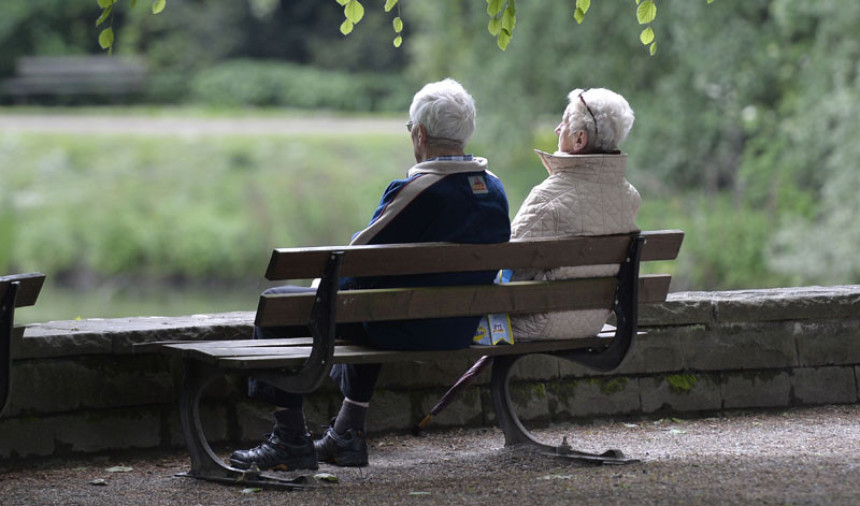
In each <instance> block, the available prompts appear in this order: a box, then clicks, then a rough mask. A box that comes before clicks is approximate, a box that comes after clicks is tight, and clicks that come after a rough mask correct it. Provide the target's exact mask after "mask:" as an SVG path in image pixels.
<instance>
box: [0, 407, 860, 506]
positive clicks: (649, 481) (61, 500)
mask: <svg viewBox="0 0 860 506" xmlns="http://www.w3.org/2000/svg"><path fill="white" fill-rule="evenodd" d="M539 434H540V436H541V437H542V438H548V440H551V441H560V439H561V435H562V434H567V435H568V437H569V439H570V441H571V442H572V443H573V444H574V445H575V446H577V447H579V448H581V449H586V450H602V449H605V448H608V447H617V448H622V449H624V451H625V452H626V453H627V454H628V455H630V456H635V457H638V458H640V459H642V462H641V463H638V464H630V465H625V466H604V467H593V466H587V465H581V464H576V463H570V462H566V461H562V460H555V459H550V458H546V457H541V456H536V455H530V454H528V453H523V452H514V451H510V450H505V449H502V445H503V438H502V435H501V433H500V432H499V431H498V430H495V429H493V430H486V429H485V430H474V429H469V430H457V431H450V432H444V433H441V432H440V433H432V434H430V435H428V436H425V437H421V438H416V437H412V436H405V435H396V436H391V435H389V436H378V437H373V438H372V439H371V441H370V443H371V445H372V449H371V452H372V453H371V466H370V467H368V468H365V469H340V468H336V467H332V466H328V465H323V466H321V468H320V472H326V473H331V474H333V475H336V476H337V478H338V479H339V481H338V483H320V484H319V486H318V487H317V488H316V489H315V490H309V491H294V492H285V491H276V490H250V489H243V488H242V487H233V486H225V485H219V484H214V483H207V482H202V481H197V480H192V479H188V478H178V477H174V476H173V475H174V474H175V473H178V472H182V471H184V470H186V468H187V465H188V463H187V462H188V461H187V457H186V455H185V453H184V452H171V453H166V454H165V453H158V454H152V453H148V454H136V455H134V456H128V455H126V456H124V457H115V456H114V457H103V458H90V459H88V460H68V461H63V462H44V463H38V464H33V463H28V464H27V465H25V466H23V467H22V468H18V469H10V468H5V469H0V504H2V505H4V506H5V505H10V506H11V505H25V504H27V505H29V504H62V505H108V504H123V505H126V504H128V505H160V504H164V505H167V504H170V505H197V504H201V505H209V504H219V505H222V504H243V505H249V504H250V505H273V504H291V505H293V504H309V505H310V504H312V505H320V504H372V505H374V506H384V505H388V504H494V505H495V504H498V505H516V506H523V505H528V506H538V505H554V504H600V505H606V504H637V505H638V504H660V505H664V504H666V505H675V504H677V505H695V504H827V505H830V504H837V505H842V504H844V505H856V504H860V451H858V442H860V406H857V405H850V406H825V407H818V408H806V409H793V410H787V411H774V412H757V413H734V414H730V415H726V416H721V417H718V418H704V419H698V420H678V419H664V420H645V421H642V420H636V421H631V420H625V421H595V422H594V423H592V424H588V425H574V426H568V427H564V428H561V427H553V428H550V429H547V430H542V431H540V432H539ZM228 450H229V449H228ZM228 450H225V452H226V451H228ZM97 480H103V481H97ZM94 483H97V484H94Z"/></svg>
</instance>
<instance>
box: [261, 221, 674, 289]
mask: <svg viewBox="0 0 860 506" xmlns="http://www.w3.org/2000/svg"><path fill="white" fill-rule="evenodd" d="M641 235H643V236H644V237H645V238H646V243H645V246H644V248H643V251H642V255H641V260H642V261H651V260H674V259H675V258H676V257H677V255H678V250H679V249H680V247H681V242H682V241H683V239H684V233H683V232H681V231H680V230H662V231H655V232H642V234H641ZM629 244H630V235H629V234H618V235H607V236H594V237H585V236H577V237H570V238H566V239H557V238H546V239H530V240H529V241H528V243H526V242H519V241H511V242H507V243H499V244H479V245H475V244H445V243H421V244H384V245H371V246H339V247H331V246H326V247H317V248H278V249H276V250H274V252H273V253H272V257H271V260H270V262H269V267H268V269H267V270H266V278H267V279H269V280H273V281H274V280H287V279H309V278H315V277H319V276H321V275H322V272H323V270H324V268H325V264H326V261H327V260H328V257H329V255H330V254H331V253H332V252H334V251H344V252H346V254H345V255H344V259H343V265H342V267H341V275H342V276H378V275H403V274H415V273H422V274H423V273H439V272H468V271H479V270H498V269H546V268H553V267H559V266H576V265H595V264H606V263H620V262H622V261H623V260H624V258H625V256H626V254H627V247H628V245H629Z"/></svg>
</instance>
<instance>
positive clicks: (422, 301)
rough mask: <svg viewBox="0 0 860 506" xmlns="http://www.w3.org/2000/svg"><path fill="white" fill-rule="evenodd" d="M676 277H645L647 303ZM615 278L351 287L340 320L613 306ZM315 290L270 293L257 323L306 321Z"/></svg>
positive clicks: (642, 289)
mask: <svg viewBox="0 0 860 506" xmlns="http://www.w3.org/2000/svg"><path fill="white" fill-rule="evenodd" d="M670 281H671V276H669V275H665V274H658V275H648V276H642V277H641V278H640V279H639V301H640V302H641V303H652V302H662V301H664V300H666V294H667V293H668V291H669V282H670ZM615 283H616V281H615V278H611V277H607V278H582V279H570V280H563V281H552V282H540V281H523V282H514V283H506V284H503V285H472V286H453V287H433V288H391V289H386V290H347V291H342V292H340V293H338V309H337V311H338V312H337V321H338V322H362V321H385V320H404V319H418V318H440V317H449V316H466V315H482V314H487V313H506V312H507V313H513V312H515V311H516V312H517V313H532V312H546V311H553V310H556V311H559V310H567V309H600V308H609V307H611V305H612V298H613V296H614V293H615ZM314 297H315V295H314V294H313V293H307V294H286V295H264V296H262V297H261V298H260V304H259V307H258V309H257V320H256V324H257V325H259V326H262V327H271V326H285V325H300V324H304V323H306V322H307V321H308V318H309V315H310V312H311V307H312V306H313V303H314Z"/></svg>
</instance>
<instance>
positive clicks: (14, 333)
mask: <svg viewBox="0 0 860 506" xmlns="http://www.w3.org/2000/svg"><path fill="white" fill-rule="evenodd" d="M44 282H45V275H44V274H41V273H30V274H15V275H12V276H0V413H2V412H3V409H4V408H5V407H6V401H8V400H9V390H10V388H11V370H12V341H13V340H14V339H18V338H20V337H21V334H22V333H23V331H24V329H23V328H22V327H15V323H14V320H15V308H16V307H24V306H32V305H33V304H35V303H36V299H37V298H38V297H39V292H40V291H41V290H42V284H43V283H44Z"/></svg>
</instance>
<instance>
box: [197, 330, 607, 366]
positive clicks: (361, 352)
mask: <svg viewBox="0 0 860 506" xmlns="http://www.w3.org/2000/svg"><path fill="white" fill-rule="evenodd" d="M608 341H609V340H608V339H607V338H606V337H584V338H578V339H568V340H561V341H535V342H526V343H517V344H515V345H513V346H510V345H499V346H471V347H469V348H467V349H465V350H456V351H445V350H443V351H410V350H405V351H404V350H379V349H376V348H371V347H369V346H355V345H342V346H338V347H337V348H335V353H334V362H335V363H340V364H371V363H386V362H402V361H418V362H421V361H428V362H432V361H439V360H444V359H446V358H450V357H452V356H456V357H457V358H472V359H477V358H479V357H482V356H484V355H490V356H497V355H506V354H520V353H546V352H552V351H562V350H572V349H583V348H589V347H596V346H601V345H605V344H608ZM255 343H256V341H254V342H251V343H249V344H251V346H249V347H247V348H211V347H208V346H204V347H201V348H200V349H185V350H183V352H184V354H185V355H186V356H187V357H189V358H195V359H198V360H201V361H204V362H208V363H210V364H213V365H217V366H219V367H223V368H227V369H233V370H253V369H272V368H281V367H283V368H290V367H298V366H300V365H302V364H303V363H304V362H305V360H306V359H307V357H308V355H309V354H310V350H311V348H310V347H309V346H295V347H258V346H253V344H255Z"/></svg>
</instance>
